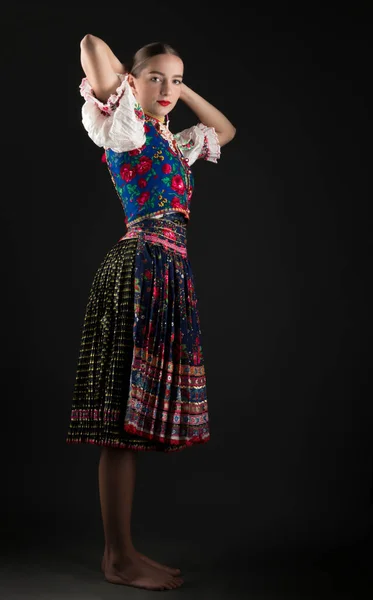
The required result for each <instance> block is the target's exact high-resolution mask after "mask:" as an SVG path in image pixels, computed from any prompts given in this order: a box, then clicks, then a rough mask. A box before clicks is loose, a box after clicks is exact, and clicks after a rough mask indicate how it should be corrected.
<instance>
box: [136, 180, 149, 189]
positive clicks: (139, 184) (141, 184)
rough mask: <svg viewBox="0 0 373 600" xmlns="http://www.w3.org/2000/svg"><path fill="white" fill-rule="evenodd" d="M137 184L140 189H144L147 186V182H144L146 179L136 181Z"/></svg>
mask: <svg viewBox="0 0 373 600" xmlns="http://www.w3.org/2000/svg"><path fill="white" fill-rule="evenodd" d="M137 184H138V186H139V187H140V188H144V187H146V186H147V185H148V182H147V181H146V179H143V178H141V179H139V180H138V182H137Z"/></svg>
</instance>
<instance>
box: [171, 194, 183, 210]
mask: <svg viewBox="0 0 373 600" xmlns="http://www.w3.org/2000/svg"><path fill="white" fill-rule="evenodd" d="M171 206H172V208H180V207H181V204H180V198H178V197H177V196H174V197H173V198H172V200H171Z"/></svg>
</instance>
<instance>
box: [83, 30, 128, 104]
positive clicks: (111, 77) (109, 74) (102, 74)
mask: <svg viewBox="0 0 373 600" xmlns="http://www.w3.org/2000/svg"><path fill="white" fill-rule="evenodd" d="M80 62H81V65H82V68H83V71H84V73H85V74H86V77H87V79H88V81H89V83H90V85H91V86H92V89H93V91H94V93H95V96H96V98H98V99H99V100H101V102H106V101H107V100H108V98H109V96H110V95H111V94H114V93H115V90H116V89H117V87H118V86H119V85H120V80H119V78H118V76H117V75H116V73H126V68H125V66H124V65H123V64H122V63H121V62H120V60H119V59H118V58H117V57H116V56H115V55H114V53H113V52H112V50H111V49H110V48H109V46H108V45H107V44H106V43H105V42H104V40H102V39H101V38H99V37H96V36H95V35H92V34H90V33H87V35H85V36H84V38H83V39H82V40H81V42H80Z"/></svg>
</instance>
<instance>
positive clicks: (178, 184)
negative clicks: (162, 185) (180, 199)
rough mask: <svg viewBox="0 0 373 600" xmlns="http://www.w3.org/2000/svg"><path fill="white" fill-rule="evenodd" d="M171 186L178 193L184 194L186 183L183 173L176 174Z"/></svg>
mask: <svg viewBox="0 0 373 600" xmlns="http://www.w3.org/2000/svg"><path fill="white" fill-rule="evenodd" d="M171 187H172V189H173V190H175V192H176V193H177V194H183V193H184V192H185V184H184V181H183V178H182V177H181V175H174V176H173V178H172V180H171Z"/></svg>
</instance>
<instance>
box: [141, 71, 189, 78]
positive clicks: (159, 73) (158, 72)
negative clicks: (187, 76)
mask: <svg viewBox="0 0 373 600" xmlns="http://www.w3.org/2000/svg"><path fill="white" fill-rule="evenodd" d="M152 73H157V74H158V75H163V77H165V74H164V73H161V71H149V75H151V74H152ZM172 77H182V75H172Z"/></svg>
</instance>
